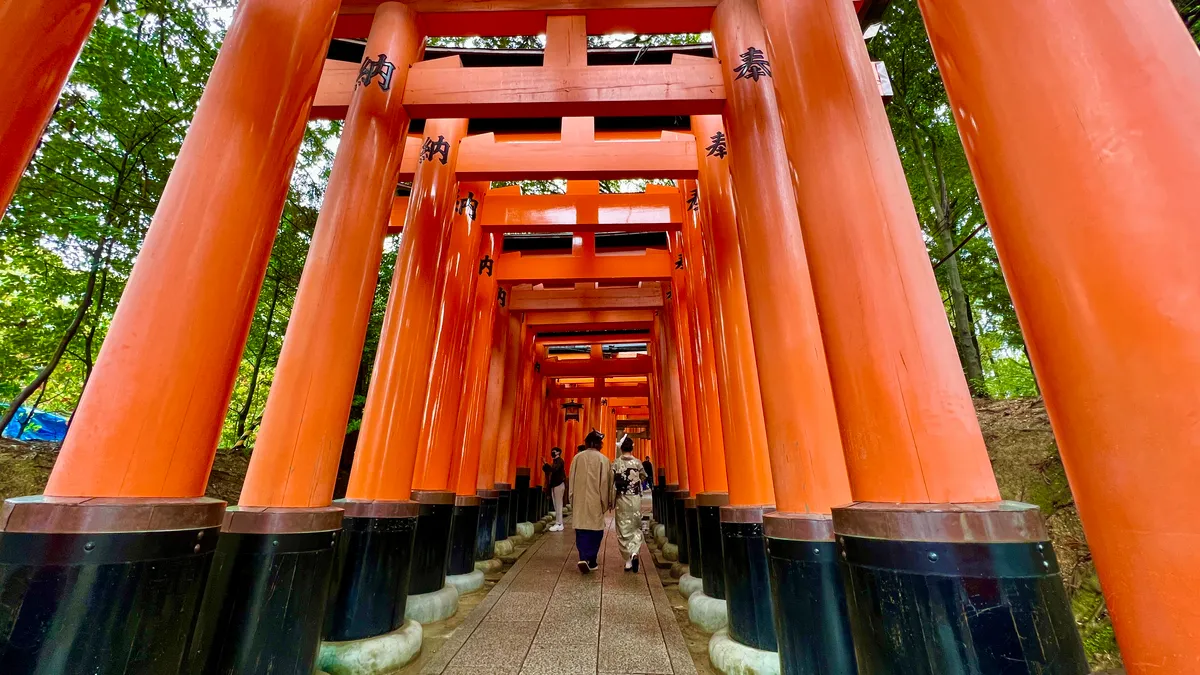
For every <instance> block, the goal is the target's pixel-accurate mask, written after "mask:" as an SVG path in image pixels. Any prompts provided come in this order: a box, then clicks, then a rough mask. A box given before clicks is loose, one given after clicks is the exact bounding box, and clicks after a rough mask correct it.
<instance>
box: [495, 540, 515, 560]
mask: <svg viewBox="0 0 1200 675" xmlns="http://www.w3.org/2000/svg"><path fill="white" fill-rule="evenodd" d="M515 548H516V545H514V544H513V542H512V540H511V539H501V540H500V541H497V542H496V557H497V558H502V557H504V556H506V555H512V554H513V549H515Z"/></svg>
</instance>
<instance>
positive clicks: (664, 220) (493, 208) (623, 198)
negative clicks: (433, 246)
mask: <svg viewBox="0 0 1200 675" xmlns="http://www.w3.org/2000/svg"><path fill="white" fill-rule="evenodd" d="M682 210H683V205H682V203H681V202H680V199H679V195H678V193H675V194H654V193H651V194H645V193H636V194H607V195H577V194H575V195H573V194H567V195H507V194H494V193H489V194H488V198H487V199H486V200H484V202H483V208H482V209H481V211H480V215H479V217H480V221H481V223H482V225H483V230H484V232H495V233H508V232H527V233H549V232H675V231H678V230H679V226H680V222H681V220H682V217H683V216H682ZM407 211H408V197H397V198H396V200H395V202H393V204H392V216H391V222H390V224H389V226H388V234H398V233H399V232H400V231H401V230H402V229H403V227H404V219H405V216H406V214H407Z"/></svg>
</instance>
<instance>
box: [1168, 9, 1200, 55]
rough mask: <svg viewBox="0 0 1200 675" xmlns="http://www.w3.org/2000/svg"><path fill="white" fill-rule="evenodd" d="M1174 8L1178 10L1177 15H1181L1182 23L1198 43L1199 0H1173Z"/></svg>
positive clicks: (1199, 25) (1199, 40)
mask: <svg viewBox="0 0 1200 675" xmlns="http://www.w3.org/2000/svg"><path fill="white" fill-rule="evenodd" d="M1174 2H1175V9H1178V10H1179V15H1180V16H1181V17H1183V23H1184V25H1186V26H1187V27H1188V30H1189V31H1190V32H1191V33H1192V37H1193V38H1195V40H1196V44H1198V45H1200V0H1174Z"/></svg>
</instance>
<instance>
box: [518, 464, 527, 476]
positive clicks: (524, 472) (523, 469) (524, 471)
mask: <svg viewBox="0 0 1200 675" xmlns="http://www.w3.org/2000/svg"><path fill="white" fill-rule="evenodd" d="M517 475H518V476H528V475H529V467H527V466H518V467H517Z"/></svg>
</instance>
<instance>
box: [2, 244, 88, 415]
mask: <svg viewBox="0 0 1200 675" xmlns="http://www.w3.org/2000/svg"><path fill="white" fill-rule="evenodd" d="M105 243H106V242H105V240H101V241H100V242H98V243H97V244H96V252H95V253H93V254H92V270H91V272H90V273H89V274H88V281H87V288H85V289H84V292H83V299H82V300H80V302H79V309H78V310H76V311H75V318H74V319H73V320H72V321H71V325H70V326H67V330H66V332H65V333H63V336H62V338H61V339H60V340H59V341H58V347H57V348H55V350H54V353H53V354H52V355H51V356H50V360H49V361H48V362H47V363H46V365H45V366H43V367H42V369H41V370H40V371H39V372H38V374H37V376H36V377H34V378H33V381H32V382H30V383H29V385H28V386H26V387H25V388H24V389H22V390H21V392H20V393H19V394H17V396H16V398H14V399H13V400H12V401H11V402H10V403H9V404H8V410H6V411H4V417H3V418H0V431H3V430H4V429H6V428H8V423H9V422H11V421H12V420H13V417H15V416H16V414H17V411H18V410H19V409H20V408H21V406H22V405H23V404H24V403H25V401H27V400H29V397H30V396H33V392H35V391H37V390H38V387H41V386H42V385H43V384H45V383H46V380H49V379H50V376H51V375H53V374H54V370H55V369H56V368H58V364H59V362H60V361H62V357H63V354H65V353H66V351H67V346H68V345H70V344H71V340H73V339H75V335H76V334H77V333H78V332H79V327H80V326H82V325H83V318H84V317H85V316H87V312H88V308H89V307H91V306H92V296H93V294H94V293H95V291H96V278H97V277H98V276H99V275H100V257H101V256H102V255H103V251H104V247H105Z"/></svg>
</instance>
